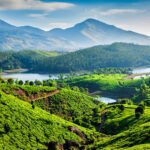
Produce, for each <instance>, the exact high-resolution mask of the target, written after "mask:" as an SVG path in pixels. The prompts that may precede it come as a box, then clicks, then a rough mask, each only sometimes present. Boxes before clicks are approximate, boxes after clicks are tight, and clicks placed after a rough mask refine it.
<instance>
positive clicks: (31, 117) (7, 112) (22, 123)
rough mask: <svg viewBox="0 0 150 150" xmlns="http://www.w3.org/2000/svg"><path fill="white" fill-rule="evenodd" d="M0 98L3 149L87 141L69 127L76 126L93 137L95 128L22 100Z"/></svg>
mask: <svg viewBox="0 0 150 150" xmlns="http://www.w3.org/2000/svg"><path fill="white" fill-rule="evenodd" d="M0 93H1V98H0V110H1V113H0V149H13V150H17V149H25V150H27V149H39V150H40V149H42V150H43V149H48V147H47V146H46V145H47V144H49V143H51V142H57V143H59V144H64V143H65V142H66V141H76V142H78V143H79V144H81V141H82V142H85V140H86V139H85V140H84V139H82V138H81V137H80V136H79V135H77V134H75V133H73V132H71V131H69V130H68V127H69V126H73V127H76V128H78V129H79V130H80V132H83V133H84V134H85V135H86V138H89V139H92V134H93V133H94V132H93V131H92V130H88V129H85V128H83V127H79V126H77V125H75V124H73V123H70V122H67V121H65V120H63V119H61V118H60V117H57V116H55V115H52V114H49V113H48V112H45V111H44V110H42V109H40V108H38V107H35V109H33V108H32V106H31V105H30V104H29V103H26V102H23V101H21V100H20V99H18V98H16V97H14V96H12V95H6V94H5V93H3V92H0Z"/></svg>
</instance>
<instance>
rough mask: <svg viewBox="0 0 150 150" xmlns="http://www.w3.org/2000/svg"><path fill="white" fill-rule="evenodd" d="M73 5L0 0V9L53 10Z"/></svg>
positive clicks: (37, 1)
mask: <svg viewBox="0 0 150 150" xmlns="http://www.w3.org/2000/svg"><path fill="white" fill-rule="evenodd" d="M73 6H75V5H74V4H72V3H63V2H42V1H40V0H0V10H42V11H48V12H51V11H55V10H61V9H67V8H71V7H73Z"/></svg>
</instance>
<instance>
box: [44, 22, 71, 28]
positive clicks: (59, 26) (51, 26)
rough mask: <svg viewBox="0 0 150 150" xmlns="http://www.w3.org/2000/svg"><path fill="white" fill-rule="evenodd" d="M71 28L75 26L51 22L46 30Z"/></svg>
mask: <svg viewBox="0 0 150 150" xmlns="http://www.w3.org/2000/svg"><path fill="white" fill-rule="evenodd" d="M71 26H73V24H72V23H67V22H50V23H48V25H46V26H45V27H44V30H50V29H54V28H61V29H65V28H68V27H71Z"/></svg>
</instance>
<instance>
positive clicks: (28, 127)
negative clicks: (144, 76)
mask: <svg viewBox="0 0 150 150" xmlns="http://www.w3.org/2000/svg"><path fill="white" fill-rule="evenodd" d="M4 82H5V83H4ZM19 83H20V82H16V83H12V82H10V80H8V81H4V80H1V83H0V84H1V86H0V109H1V113H0V118H1V121H0V122H1V123H0V133H1V136H0V143H1V144H0V149H54V150H56V149H57V150H67V149H74V150H79V149H81V150H86V149H93V150H95V149H104V150H105V149H110V148H112V149H118V150H122V149H127V150H128V149H129V150H130V149H136V148H137V147H138V148H139V150H143V149H144V148H145V149H148V148H149V147H150V146H149V143H150V141H149V133H150V126H149V122H150V111H149V105H147V106H144V105H143V104H144V103H143V102H140V103H139V102H138V103H136V104H133V103H132V102H131V101H130V100H121V101H118V103H114V104H109V105H106V104H104V103H101V102H98V101H95V100H93V98H92V97H91V96H89V95H88V94H87V91H86V89H83V88H80V89H79V88H78V87H74V86H73V87H69V86H66V88H60V89H59V92H58V93H54V94H53V95H50V93H51V94H52V93H53V91H54V90H56V87H52V86H50V85H49V86H42V85H21V84H19ZM57 84H59V83H57ZM110 87H111V86H110ZM142 87H143V88H142ZM142 87H141V91H142V92H143V94H144V93H145V91H146V93H147V94H146V98H147V95H148V94H149V86H148V85H147V86H146V85H142ZM143 89H144V91H143ZM138 93H139V95H137V96H136V98H137V97H138V96H141V94H140V93H141V92H138ZM144 95H145V94H144ZM144 95H143V96H144ZM143 100H144V99H143ZM145 104H146V103H145ZM41 108H42V109H41ZM137 108H138V112H136V109H137ZM139 108H140V110H139ZM141 109H142V112H141ZM45 110H46V111H45ZM139 111H140V112H139ZM6 118H7V119H6ZM64 119H65V120H64ZM96 131H97V132H96ZM135 137H136V138H135Z"/></svg>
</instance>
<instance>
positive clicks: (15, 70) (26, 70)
mask: <svg viewBox="0 0 150 150" xmlns="http://www.w3.org/2000/svg"><path fill="white" fill-rule="evenodd" d="M28 71H29V70H28V69H25V68H19V69H11V70H4V71H3V72H1V73H0V75H3V74H9V73H23V72H28Z"/></svg>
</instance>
